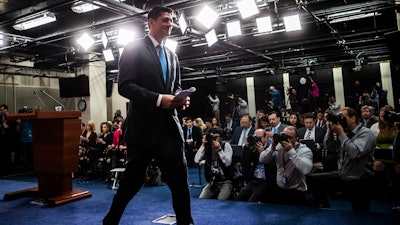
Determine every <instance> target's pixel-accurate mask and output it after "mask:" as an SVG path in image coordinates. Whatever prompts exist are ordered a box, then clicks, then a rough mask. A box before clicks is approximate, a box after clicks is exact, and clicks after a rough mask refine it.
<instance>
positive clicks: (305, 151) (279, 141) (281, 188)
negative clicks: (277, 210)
mask: <svg viewBox="0 0 400 225" xmlns="http://www.w3.org/2000/svg"><path fill="white" fill-rule="evenodd" d="M273 159H275V162H276V167H277V176H276V182H277V188H275V189H271V190H270V191H268V193H269V195H270V196H271V197H273V201H274V202H276V203H281V204H295V205H308V202H307V201H306V198H305V195H304V194H305V193H304V192H305V191H307V184H306V175H308V174H309V173H310V172H311V170H312V167H313V165H312V161H313V154H312V152H311V150H310V149H309V148H308V147H307V146H306V145H305V144H301V143H299V135H298V133H297V129H296V128H295V127H293V126H288V127H285V129H284V130H283V132H282V133H280V134H274V136H273V138H272V143H271V145H270V146H269V147H268V148H267V149H266V150H264V151H262V152H261V153H260V159H259V160H260V162H261V163H268V162H270V161H271V160H273Z"/></svg>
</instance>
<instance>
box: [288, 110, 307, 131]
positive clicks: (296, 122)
mask: <svg viewBox="0 0 400 225" xmlns="http://www.w3.org/2000/svg"><path fill="white" fill-rule="evenodd" d="M288 125H289V126H294V127H296V128H297V129H299V128H301V127H304V125H303V124H302V123H301V121H300V116H299V113H298V112H291V113H290V114H289V122H288Z"/></svg>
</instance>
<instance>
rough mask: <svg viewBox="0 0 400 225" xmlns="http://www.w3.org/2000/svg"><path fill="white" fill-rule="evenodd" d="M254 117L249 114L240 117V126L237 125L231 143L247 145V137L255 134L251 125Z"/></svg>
mask: <svg viewBox="0 0 400 225" xmlns="http://www.w3.org/2000/svg"><path fill="white" fill-rule="evenodd" d="M251 122H252V119H251V117H250V115H249V114H245V115H243V116H242V117H241V118H240V126H238V127H236V128H235V130H234V131H233V135H232V138H231V140H230V141H229V143H230V144H231V145H241V146H243V145H245V144H246V138H247V137H249V136H252V135H253V134H254V127H253V126H252V125H251Z"/></svg>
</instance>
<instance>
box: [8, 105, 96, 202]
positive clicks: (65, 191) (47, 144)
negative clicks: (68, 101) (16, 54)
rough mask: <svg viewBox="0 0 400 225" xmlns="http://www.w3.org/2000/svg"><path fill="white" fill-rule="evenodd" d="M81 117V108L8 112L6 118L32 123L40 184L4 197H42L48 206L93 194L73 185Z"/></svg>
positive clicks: (36, 168)
mask: <svg viewBox="0 0 400 225" xmlns="http://www.w3.org/2000/svg"><path fill="white" fill-rule="evenodd" d="M80 116H81V112H80V111H52V112H37V113H17V114H8V115H7V120H17V119H21V120H23V119H29V120H30V121H31V123H32V134H33V137H32V138H33V139H32V141H33V142H32V144H33V166H34V172H35V174H36V175H37V178H38V187H34V188H29V189H25V190H20V191H16V192H11V193H7V194H5V195H4V200H11V199H16V198H20V197H26V196H39V197H43V198H45V199H46V202H47V203H48V205H49V206H55V205H60V204H63V203H67V202H71V201H75V200H79V199H82V198H87V197H91V196H92V194H91V193H90V192H89V191H81V190H73V188H72V172H76V171H77V170H78V161H79V156H78V148H79V136H80V134H81V120H80Z"/></svg>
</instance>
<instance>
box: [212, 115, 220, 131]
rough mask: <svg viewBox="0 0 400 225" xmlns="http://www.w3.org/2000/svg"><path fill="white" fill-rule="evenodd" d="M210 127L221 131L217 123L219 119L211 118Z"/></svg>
mask: <svg viewBox="0 0 400 225" xmlns="http://www.w3.org/2000/svg"><path fill="white" fill-rule="evenodd" d="M211 127H212V128H219V129H222V125H221V123H220V122H219V119H218V118H217V117H213V118H212V119H211Z"/></svg>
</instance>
